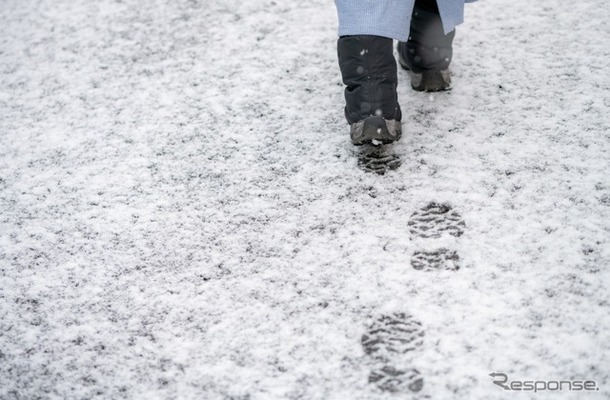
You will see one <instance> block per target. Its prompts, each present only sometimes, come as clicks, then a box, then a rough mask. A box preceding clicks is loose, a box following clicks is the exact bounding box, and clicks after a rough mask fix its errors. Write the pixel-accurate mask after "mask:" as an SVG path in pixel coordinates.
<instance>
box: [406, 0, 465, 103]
mask: <svg viewBox="0 0 610 400" xmlns="http://www.w3.org/2000/svg"><path fill="white" fill-rule="evenodd" d="M454 36H455V30H453V31H451V32H449V33H447V34H445V33H444V30H443V24H442V22H441V17H440V15H439V9H438V6H437V4H436V0H416V1H415V6H414V7H413V16H412V18H411V27H410V35H409V39H408V40H407V41H406V42H399V43H398V54H399V62H400V65H401V66H402V67H403V68H405V69H408V70H409V71H410V75H411V86H412V87H413V89H415V90H420V91H438V90H446V89H449V88H450V87H451V77H450V75H449V64H450V63H451V58H452V56H453V47H452V45H453V38H454Z"/></svg>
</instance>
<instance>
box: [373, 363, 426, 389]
mask: <svg viewBox="0 0 610 400" xmlns="http://www.w3.org/2000/svg"><path fill="white" fill-rule="evenodd" d="M369 383H374V384H376V385H377V387H378V388H379V389H381V390H383V391H386V392H398V391H404V389H408V390H410V391H412V392H419V391H420V390H422V388H423V387H424V379H423V378H422V376H421V374H420V372H419V371H418V370H416V369H407V370H405V371H401V370H398V369H396V368H394V367H390V366H388V365H386V366H385V367H383V368H380V369H378V370H375V371H372V372H371V374H370V375H369Z"/></svg>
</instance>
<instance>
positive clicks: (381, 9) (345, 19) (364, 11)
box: [335, 0, 415, 42]
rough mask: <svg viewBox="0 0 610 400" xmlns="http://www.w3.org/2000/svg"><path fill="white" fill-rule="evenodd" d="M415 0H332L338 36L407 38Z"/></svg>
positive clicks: (403, 39)
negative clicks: (337, 18) (337, 23)
mask: <svg viewBox="0 0 610 400" xmlns="http://www.w3.org/2000/svg"><path fill="white" fill-rule="evenodd" d="M414 2H415V0H335V5H336V6H337V14H338V15H339V36H347V35H375V36H383V37H388V38H392V39H396V40H400V41H402V42H404V41H406V40H407V39H408V38H409V24H410V22H411V14H412V12H413V3H414Z"/></svg>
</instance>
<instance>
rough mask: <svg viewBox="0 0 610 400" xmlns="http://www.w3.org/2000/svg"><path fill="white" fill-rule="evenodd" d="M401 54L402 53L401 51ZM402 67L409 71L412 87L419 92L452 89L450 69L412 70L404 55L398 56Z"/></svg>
mask: <svg viewBox="0 0 610 400" xmlns="http://www.w3.org/2000/svg"><path fill="white" fill-rule="evenodd" d="M399 54H400V53H399ZM398 62H399V64H400V66H401V67H403V68H404V69H406V70H407V71H409V76H410V78H411V87H412V88H413V89H414V90H417V91H418V92H439V91H442V90H451V73H450V72H449V69H448V68H447V69H429V70H422V71H420V72H415V71H412V70H411V69H410V68H409V66H408V65H407V63H406V61H405V60H403V58H402V57H399V58H398Z"/></svg>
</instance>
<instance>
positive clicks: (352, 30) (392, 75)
mask: <svg viewBox="0 0 610 400" xmlns="http://www.w3.org/2000/svg"><path fill="white" fill-rule="evenodd" d="M335 4H336V5H337V12H338V16H339V35H340V37H339V40H338V42H337V53H338V58H339V67H340V70H341V75H342V78H343V83H344V84H345V85H346V88H345V102H346V106H345V117H346V119H347V122H348V123H349V125H350V136H351V139H352V143H354V144H356V145H361V144H365V143H376V142H379V143H389V142H393V141H395V140H398V139H399V138H400V136H401V127H400V120H401V117H402V115H401V112H400V106H399V104H398V98H397V94H396V86H397V84H398V77H397V67H396V60H395V58H394V54H393V40H392V39H398V40H406V39H407V37H408V17H409V16H410V15H411V8H412V5H413V0H406V1H405V0H335Z"/></svg>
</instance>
